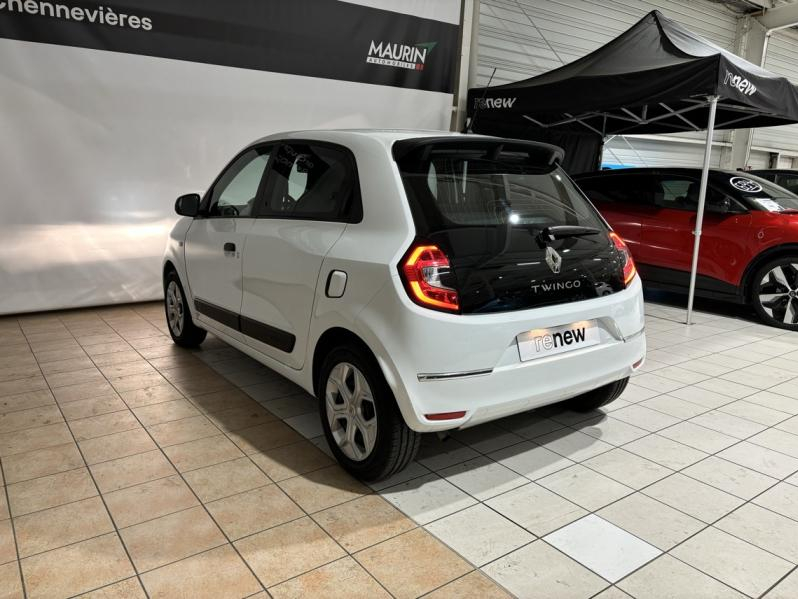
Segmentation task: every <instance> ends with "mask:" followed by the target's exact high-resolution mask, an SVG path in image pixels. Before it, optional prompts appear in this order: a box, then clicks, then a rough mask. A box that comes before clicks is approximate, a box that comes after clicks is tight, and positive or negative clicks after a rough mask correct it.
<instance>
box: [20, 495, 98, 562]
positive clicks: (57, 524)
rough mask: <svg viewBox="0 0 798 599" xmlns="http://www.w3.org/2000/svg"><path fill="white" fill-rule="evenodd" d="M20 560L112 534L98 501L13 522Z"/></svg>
mask: <svg viewBox="0 0 798 599" xmlns="http://www.w3.org/2000/svg"><path fill="white" fill-rule="evenodd" d="M14 527H15V531H16V538H17V547H18V550H19V555H20V557H28V556H30V555H34V554H37V553H42V552H44V551H49V550H50V549H56V548H58V547H63V546H64V545H69V544H72V543H75V542H78V541H83V540H85V539H89V538H92V537H96V536H100V535H102V534H105V533H109V532H113V530H114V527H113V524H112V523H111V518H110V517H109V516H108V512H107V511H106V509H105V506H104V505H103V502H102V500H101V499H100V498H99V497H93V498H90V499H84V500H82V501H76V502H74V503H69V504H67V505H62V506H59V507H54V508H50V509H47V510H43V511H40V512H35V513H32V514H27V515H25V516H20V517H18V518H15V520H14Z"/></svg>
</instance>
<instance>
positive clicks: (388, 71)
mask: <svg viewBox="0 0 798 599" xmlns="http://www.w3.org/2000/svg"><path fill="white" fill-rule="evenodd" d="M457 37H458V27H457V26H456V25H453V24H450V23H443V22H440V21H433V20H431V19H422V18H419V17H415V16H411V15H406V14H401V13H395V12H390V11H386V10H380V9H376V8H370V7H366V6H360V5H356V4H349V3H347V2H338V1H335V0H191V1H186V0H128V1H127V2H124V3H120V2H94V1H77V2H71V1H59V0H47V1H42V0H0V38H8V39H16V40H23V41H29V42H41V43H47V44H59V45H64V46H76V47H80V48H93V49H97V50H108V51H112V52H125V53H129V54H141V55H145V56H157V57H161V58H171V59H176V60H186V61H191V62H199V63H207V64H216V65H223V66H230V67H239V68H245V69H255V70H261V71H272V72H277V73H287V74H292V75H304V76H308V77H323V78H327V79H338V80H343V81H355V82H360V83H372V84H377V85H390V86H395V87H405V88H411V89H421V90H429V91H436V92H445V93H452V91H453V86H454V72H455V61H456V59H457Z"/></svg>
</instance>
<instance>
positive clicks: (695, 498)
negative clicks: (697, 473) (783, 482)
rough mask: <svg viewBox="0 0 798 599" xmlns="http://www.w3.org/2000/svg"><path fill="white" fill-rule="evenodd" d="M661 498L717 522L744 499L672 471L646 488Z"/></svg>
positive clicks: (706, 520)
mask: <svg viewBox="0 0 798 599" xmlns="http://www.w3.org/2000/svg"><path fill="white" fill-rule="evenodd" d="M643 493H645V494H646V495H648V496H649V497H653V498H654V499H656V500H658V501H661V502H662V503H665V504H667V505H669V506H671V507H674V508H676V509H677V510H680V511H682V512H684V513H686V514H689V515H690V516H693V517H694V518H698V519H699V520H701V521H703V522H707V523H710V522H714V521H715V520H717V519H718V518H720V517H722V516H724V515H726V514H728V513H729V512H730V511H732V510H733V509H734V508H736V507H738V506H739V505H741V504H742V503H743V500H741V499H739V498H737V497H734V496H733V495H730V494H729V493H725V492H724V491H721V490H719V489H716V488H714V487H710V486H709V485H706V484H704V483H702V482H699V481H697V480H694V479H692V478H689V477H687V476H684V475H683V474H679V473H676V474H673V475H672V476H669V477H668V478H665V479H663V480H661V481H659V482H656V483H654V484H653V485H651V486H650V487H647V488H645V489H643Z"/></svg>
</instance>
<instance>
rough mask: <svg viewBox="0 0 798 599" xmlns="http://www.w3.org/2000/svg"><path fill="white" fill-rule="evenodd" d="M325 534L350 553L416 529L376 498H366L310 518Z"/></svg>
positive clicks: (383, 501)
mask: <svg viewBox="0 0 798 599" xmlns="http://www.w3.org/2000/svg"><path fill="white" fill-rule="evenodd" d="M313 519H314V520H315V521H316V523H317V524H318V525H319V526H321V527H322V528H323V529H324V530H325V531H326V532H327V534H329V535H330V536H331V537H332V538H333V539H335V540H336V541H337V542H338V543H339V544H340V545H341V546H342V547H343V548H344V549H346V550H347V551H348V552H350V553H354V552H356V551H360V550H361V549H365V548H366V547H370V546H371V545H375V544H377V543H380V542H382V541H384V540H386V539H390V538H391V537H395V536H396V535H399V534H401V533H403V532H407V531H408V530H410V529H412V528H415V526H416V525H415V524H414V523H413V521H412V520H410V519H408V518H407V517H405V516H404V515H403V514H402V513H401V512H399V510H397V509H396V508H394V507H393V506H392V505H391V504H390V503H388V502H387V501H385V499H383V498H382V497H379V496H377V495H366V496H364V497H360V498H358V499H355V500H353V501H348V502H346V503H343V504H341V505H338V506H335V507H331V508H329V509H326V510H324V511H322V512H317V513H316V514H314V515H313Z"/></svg>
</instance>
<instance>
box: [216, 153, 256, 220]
mask: <svg viewBox="0 0 798 599" xmlns="http://www.w3.org/2000/svg"><path fill="white" fill-rule="evenodd" d="M270 150H271V149H270V148H258V149H253V150H249V151H247V152H245V153H244V154H242V155H241V156H239V158H238V159H237V160H236V161H235V162H233V164H231V165H230V166H229V167H228V168H227V170H226V171H225V172H224V173H223V174H222V176H221V177H220V178H219V180H218V181H217V182H216V185H214V186H213V190H212V191H211V200H210V204H209V215H210V216H251V215H252V214H253V206H254V204H255V200H256V199H257V196H258V189H259V188H260V183H261V180H262V179H263V173H264V171H265V170H266V165H267V164H268V162H269V152H270Z"/></svg>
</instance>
